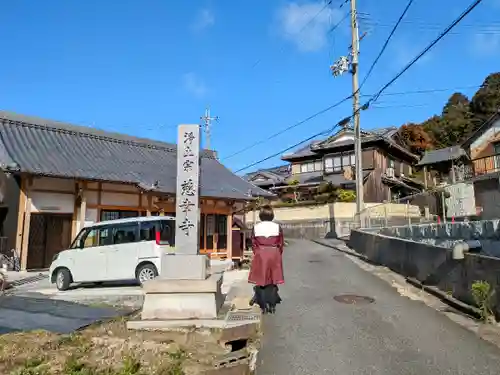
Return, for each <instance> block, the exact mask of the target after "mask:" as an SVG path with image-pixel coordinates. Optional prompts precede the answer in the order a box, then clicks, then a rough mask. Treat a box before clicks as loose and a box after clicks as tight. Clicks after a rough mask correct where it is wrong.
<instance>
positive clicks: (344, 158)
mask: <svg viewBox="0 0 500 375" xmlns="http://www.w3.org/2000/svg"><path fill="white" fill-rule="evenodd" d="M354 165H355V158H354V153H352V152H350V153H347V154H339V155H335V156H327V157H326V158H325V172H326V173H332V172H340V171H342V170H343V169H344V168H345V167H348V166H354Z"/></svg>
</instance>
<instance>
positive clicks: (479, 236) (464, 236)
mask: <svg viewBox="0 0 500 375" xmlns="http://www.w3.org/2000/svg"><path fill="white" fill-rule="evenodd" d="M379 232H380V234H383V235H386V236H391V237H398V238H403V239H408V240H412V241H416V242H421V243H427V244H431V245H437V246H441V247H445V248H448V249H450V248H452V247H453V245H455V244H456V243H457V242H459V241H470V240H477V241H479V242H480V243H481V246H482V249H481V254H483V255H489V256H495V257H500V220H498V219H496V220H479V221H470V222H459V223H447V224H435V223H433V224H420V225H412V226H399V227H390V228H381V229H379Z"/></svg>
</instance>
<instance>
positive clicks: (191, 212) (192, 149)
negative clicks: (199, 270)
mask: <svg viewBox="0 0 500 375" xmlns="http://www.w3.org/2000/svg"><path fill="white" fill-rule="evenodd" d="M199 181H200V127H199V125H180V126H179V132H178V138H177V193H176V200H175V206H176V215H175V216H176V220H175V223H176V226H175V248H176V252H177V253H178V254H190V255H196V254H198V251H199V249H198V242H199V235H198V225H199V217H200V215H199V206H200V191H199V190H200V182H199Z"/></svg>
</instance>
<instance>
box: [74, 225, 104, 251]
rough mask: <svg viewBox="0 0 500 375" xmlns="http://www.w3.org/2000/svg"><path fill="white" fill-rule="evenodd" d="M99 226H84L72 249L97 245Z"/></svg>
mask: <svg viewBox="0 0 500 375" xmlns="http://www.w3.org/2000/svg"><path fill="white" fill-rule="evenodd" d="M98 232H99V229H97V228H84V229H82V230H81V231H80V233H78V235H77V236H76V238H75V240H74V241H73V243H72V244H71V248H72V249H83V248H85V247H93V246H97V241H98Z"/></svg>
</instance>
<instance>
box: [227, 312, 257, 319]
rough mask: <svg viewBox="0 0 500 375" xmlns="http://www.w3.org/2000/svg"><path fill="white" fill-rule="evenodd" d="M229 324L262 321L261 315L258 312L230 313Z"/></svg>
mask: <svg viewBox="0 0 500 375" xmlns="http://www.w3.org/2000/svg"><path fill="white" fill-rule="evenodd" d="M226 320H227V321H228V322H240V321H245V320H260V314H259V313H256V312H243V311H230V312H229V313H228V314H227V319H226Z"/></svg>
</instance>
